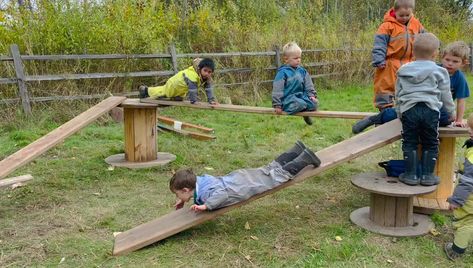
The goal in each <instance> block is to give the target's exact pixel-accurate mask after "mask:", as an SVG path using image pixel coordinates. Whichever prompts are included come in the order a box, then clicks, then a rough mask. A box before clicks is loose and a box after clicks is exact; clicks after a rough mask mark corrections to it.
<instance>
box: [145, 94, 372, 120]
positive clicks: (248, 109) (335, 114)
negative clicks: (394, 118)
mask: <svg viewBox="0 0 473 268" xmlns="http://www.w3.org/2000/svg"><path fill="white" fill-rule="evenodd" d="M141 102H144V103H154V104H159V105H164V106H166V105H167V106H180V107H188V108H196V109H209V110H222V111H232V112H245V113H256V114H273V115H276V113H275V112H274V109H273V108H269V107H254V106H243V105H231V104H219V105H211V104H208V103H204V102H199V103H196V104H191V103H190V102H188V101H164V100H153V99H149V98H148V99H142V100H141ZM284 114H285V115H287V114H286V113H284ZM374 114H375V113H366V112H342V111H316V112H301V113H297V114H294V115H297V116H312V117H323V118H345V119H362V118H365V117H366V116H369V115H374Z"/></svg>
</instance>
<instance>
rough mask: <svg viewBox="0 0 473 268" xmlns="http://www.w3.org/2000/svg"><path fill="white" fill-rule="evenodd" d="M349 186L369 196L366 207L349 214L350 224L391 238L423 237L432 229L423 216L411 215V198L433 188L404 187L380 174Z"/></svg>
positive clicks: (361, 178)
mask: <svg viewBox="0 0 473 268" xmlns="http://www.w3.org/2000/svg"><path fill="white" fill-rule="evenodd" d="M352 184H353V185H355V186H357V187H358V188H361V189H363V190H366V191H368V192H370V206H369V207H363V208H360V209H357V210H355V211H353V212H352V213H351V214H350V220H351V221H352V222H353V223H354V224H356V225H358V226H360V227H362V228H364V229H366V230H368V231H371V232H374V233H379V234H383V235H387V236H395V237H408V236H420V235H424V234H427V233H428V232H429V231H430V229H432V228H433V227H434V224H433V223H432V221H431V220H430V219H429V218H428V217H427V216H424V215H418V214H414V212H413V208H414V206H413V200H414V196H415V195H419V194H425V193H429V192H432V191H434V190H435V188H436V187H435V186H429V187H425V186H408V185H405V184H403V183H402V182H400V181H399V180H398V179H397V178H393V177H387V176H386V175H384V174H383V173H366V174H361V175H358V176H356V177H354V178H353V179H352Z"/></svg>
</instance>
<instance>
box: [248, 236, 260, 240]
mask: <svg viewBox="0 0 473 268" xmlns="http://www.w3.org/2000/svg"><path fill="white" fill-rule="evenodd" d="M250 238H251V239H253V240H259V238H258V237H256V236H254V235H250Z"/></svg>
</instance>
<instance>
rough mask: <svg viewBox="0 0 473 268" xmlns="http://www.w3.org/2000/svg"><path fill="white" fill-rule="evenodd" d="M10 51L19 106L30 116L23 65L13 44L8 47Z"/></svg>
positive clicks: (17, 49)
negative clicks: (19, 101) (19, 99)
mask: <svg viewBox="0 0 473 268" xmlns="http://www.w3.org/2000/svg"><path fill="white" fill-rule="evenodd" d="M10 50H11V54H12V57H13V63H14V65H15V73H16V81H17V83H18V89H19V95H20V98H21V105H22V106H23V111H24V112H25V113H26V114H27V115H31V104H30V97H29V95H28V90H27V88H26V83H25V81H26V80H25V71H24V69H23V63H22V62H21V56H20V49H19V48H18V46H17V45H16V44H14V45H11V46H10Z"/></svg>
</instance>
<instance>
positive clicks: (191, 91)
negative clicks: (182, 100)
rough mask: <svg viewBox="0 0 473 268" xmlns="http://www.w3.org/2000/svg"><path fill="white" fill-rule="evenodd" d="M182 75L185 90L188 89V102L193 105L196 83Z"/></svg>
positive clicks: (195, 95) (196, 89)
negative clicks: (185, 85) (185, 86)
mask: <svg viewBox="0 0 473 268" xmlns="http://www.w3.org/2000/svg"><path fill="white" fill-rule="evenodd" d="M182 75H183V76H184V81H185V82H186V84H187V88H188V89H189V101H190V102H191V103H192V104H194V103H196V102H197V91H198V86H197V83H196V82H194V81H192V80H190V79H189V78H188V77H187V76H186V75H185V74H182Z"/></svg>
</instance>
